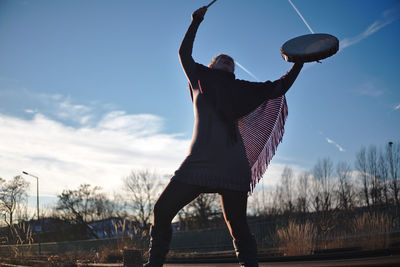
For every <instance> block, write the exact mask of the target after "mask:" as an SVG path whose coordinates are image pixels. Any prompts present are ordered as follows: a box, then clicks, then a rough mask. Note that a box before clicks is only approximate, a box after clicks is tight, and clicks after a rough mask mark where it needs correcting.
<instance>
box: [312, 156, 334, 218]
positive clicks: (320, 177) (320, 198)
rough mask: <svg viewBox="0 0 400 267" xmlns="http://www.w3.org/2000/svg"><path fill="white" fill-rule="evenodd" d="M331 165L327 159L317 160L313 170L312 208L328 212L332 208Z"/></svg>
mask: <svg viewBox="0 0 400 267" xmlns="http://www.w3.org/2000/svg"><path fill="white" fill-rule="evenodd" d="M332 173H333V163H332V160H331V159H329V158H324V159H322V160H318V162H317V164H316V165H315V166H314V168H313V179H314V181H313V182H314V190H315V192H314V194H315V195H314V208H315V209H316V211H319V210H323V211H328V210H329V209H330V208H331V207H332V193H331V192H332V189H333V177H332Z"/></svg>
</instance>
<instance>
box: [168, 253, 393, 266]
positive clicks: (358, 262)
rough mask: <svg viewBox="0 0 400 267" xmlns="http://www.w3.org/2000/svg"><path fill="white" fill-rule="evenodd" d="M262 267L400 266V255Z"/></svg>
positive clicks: (285, 263)
mask: <svg viewBox="0 0 400 267" xmlns="http://www.w3.org/2000/svg"><path fill="white" fill-rule="evenodd" d="M259 265H260V267H275V266H279V267H282V266H287V267H288V266H295V267H299V266H305V267H328V266H343V267H344V266H379V267H381V266H382V267H383V266H400V255H393V256H382V257H372V258H359V259H340V260H312V261H289V262H270V263H268V262H261V263H259ZM164 266H165V267H212V266H215V267H232V266H236V267H238V266H239V264H238V263H190V264H188V263H169V264H164Z"/></svg>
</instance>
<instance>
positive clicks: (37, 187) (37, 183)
mask: <svg viewBox="0 0 400 267" xmlns="http://www.w3.org/2000/svg"><path fill="white" fill-rule="evenodd" d="M22 173H23V174H26V175H29V176H32V177H34V178H36V208H37V220H38V225H39V229H38V230H39V231H38V244H39V245H38V249H39V255H40V254H41V248H40V232H41V230H42V229H40V220H39V177H37V176H36V175H33V174H30V173H27V172H26V171H23V172H22ZM35 230H36V229H35Z"/></svg>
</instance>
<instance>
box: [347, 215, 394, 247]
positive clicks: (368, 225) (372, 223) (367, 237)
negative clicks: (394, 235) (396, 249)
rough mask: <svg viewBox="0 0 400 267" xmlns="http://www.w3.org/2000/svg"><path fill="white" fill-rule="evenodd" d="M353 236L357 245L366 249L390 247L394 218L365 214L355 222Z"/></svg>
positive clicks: (355, 219)
mask: <svg viewBox="0 0 400 267" xmlns="http://www.w3.org/2000/svg"><path fill="white" fill-rule="evenodd" d="M353 225H354V226H353V228H354V230H353V234H354V235H355V236H357V237H358V238H357V241H356V242H357V243H358V245H359V246H361V247H362V248H364V249H378V248H387V247H389V243H390V239H389V233H390V231H391V229H392V218H391V217H389V216H388V215H386V214H379V213H365V214H363V215H359V216H357V217H355V218H354V220H353Z"/></svg>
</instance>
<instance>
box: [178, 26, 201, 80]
mask: <svg viewBox="0 0 400 267" xmlns="http://www.w3.org/2000/svg"><path fill="white" fill-rule="evenodd" d="M201 21H202V20H201V19H199V18H195V19H193V20H192V23H191V24H190V26H189V28H188V30H187V32H186V34H185V37H184V38H183V40H182V43H181V46H180V48H179V59H180V61H181V65H182V68H183V70H184V72H185V74H186V77H187V78H188V80H189V81H190V82H192V79H193V73H194V70H195V67H196V63H195V61H194V60H193V57H192V50H193V42H194V38H195V36H196V33H197V29H198V28H199V25H200V23H201Z"/></svg>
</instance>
